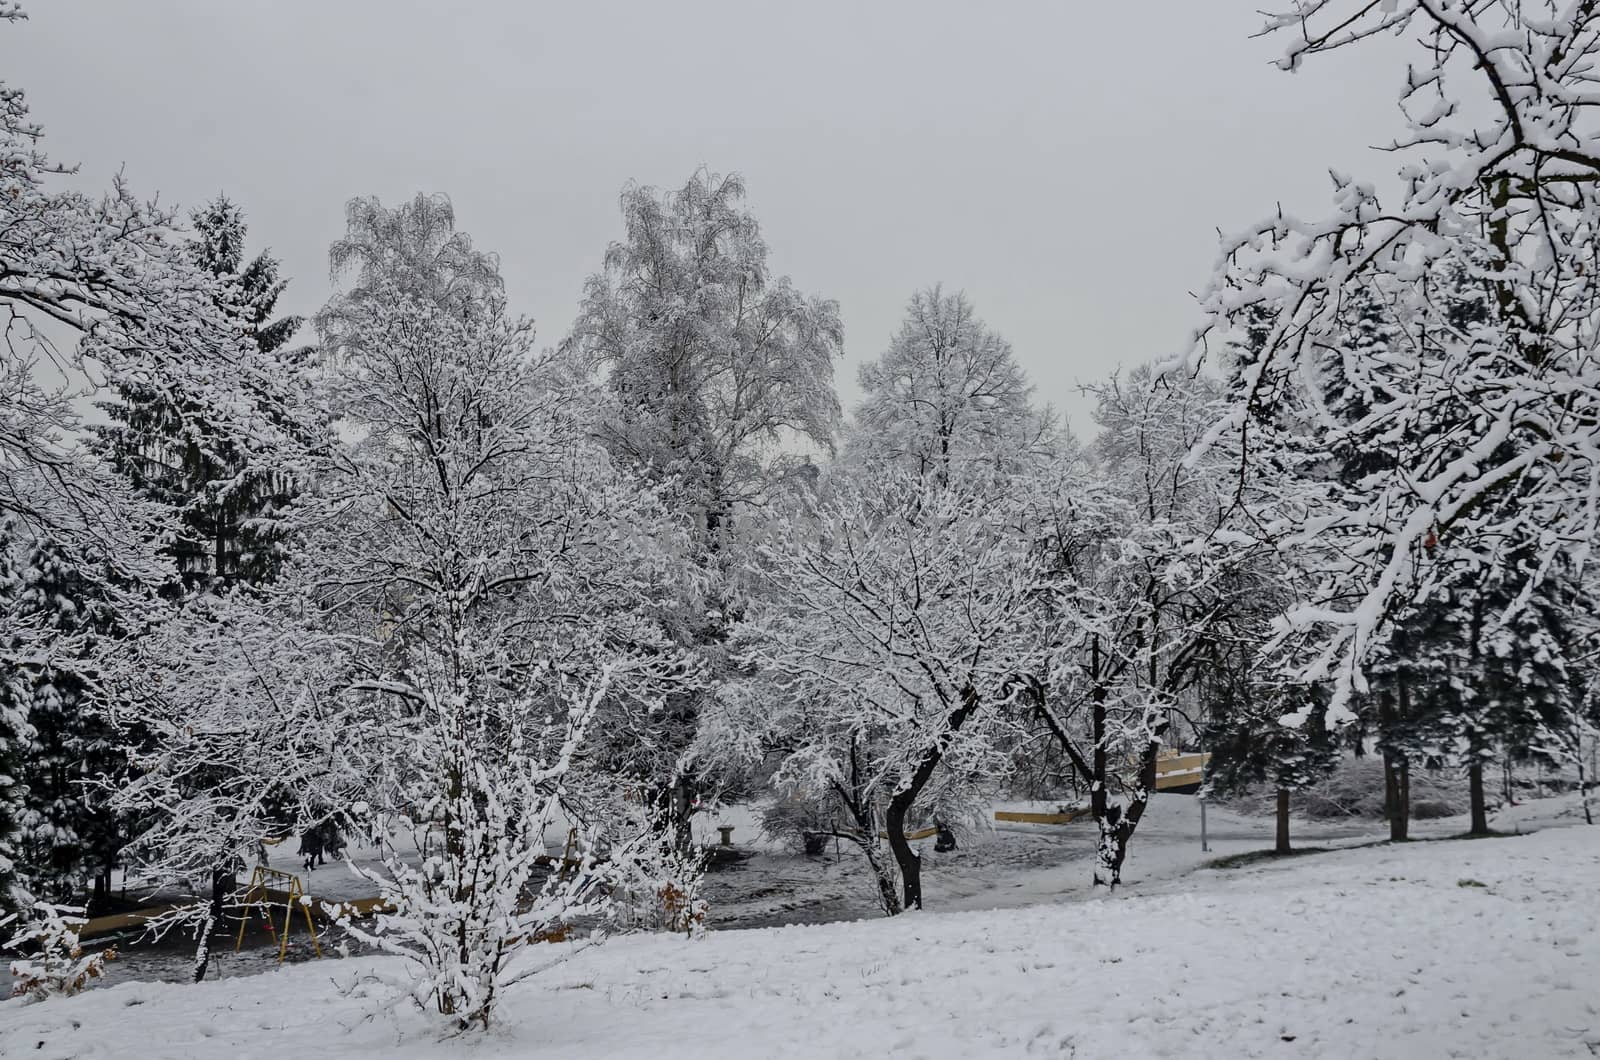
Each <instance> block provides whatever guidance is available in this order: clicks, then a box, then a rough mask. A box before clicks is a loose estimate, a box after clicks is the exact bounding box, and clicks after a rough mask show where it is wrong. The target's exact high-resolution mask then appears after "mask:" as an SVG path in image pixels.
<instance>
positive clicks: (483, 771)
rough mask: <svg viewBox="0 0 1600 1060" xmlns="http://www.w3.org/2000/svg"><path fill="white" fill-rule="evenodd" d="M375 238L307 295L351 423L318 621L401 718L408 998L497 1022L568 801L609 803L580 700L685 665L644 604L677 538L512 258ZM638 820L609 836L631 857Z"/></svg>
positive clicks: (360, 682)
mask: <svg viewBox="0 0 1600 1060" xmlns="http://www.w3.org/2000/svg"><path fill="white" fill-rule="evenodd" d="M353 227H354V226H353ZM399 231H400V232H401V234H402V235H403V234H405V233H407V232H409V231H410V229H409V228H406V227H405V226H401V228H400V229H399ZM452 238H453V237H452ZM464 239H465V237H461V239H460V240H457V241H456V242H457V244H458V245H464ZM336 249H337V245H336ZM370 256H371V258H372V260H374V261H376V262H377V264H375V265H373V266H372V268H371V270H370V271H367V272H363V273H361V274H360V276H359V281H360V282H359V284H358V285H357V287H356V288H355V289H354V290H353V291H351V292H348V293H341V294H340V295H336V296H335V299H334V301H333V302H332V303H330V308H329V309H328V310H325V311H324V312H323V313H322V314H319V317H318V322H319V326H322V325H326V326H327V327H328V328H329V329H330V330H327V331H325V333H324V344H325V347H326V348H327V349H328V350H329V351H330V354H331V360H330V370H329V372H328V373H327V379H326V382H325V397H326V400H327V402H328V403H329V407H330V408H332V409H335V410H337V412H338V415H339V416H340V417H341V430H342V433H343V435H344V436H345V437H347V438H348V439H350V441H349V444H348V445H346V446H344V447H342V448H341V449H340V450H339V451H338V452H336V453H334V454H333V456H332V459H331V461H330V463H329V465H328V467H327V469H326V471H325V473H324V474H323V475H322V476H321V477H320V479H319V483H318V494H317V498H316V503H317V505H318V506H319V507H320V509H321V510H324V511H326V512H327V513H328V515H327V518H326V519H325V520H323V522H322V524H321V526H320V527H319V529H318V531H317V533H316V534H315V535H313V537H312V547H311V548H308V550H307V556H308V560H307V562H308V563H311V564H314V566H315V570H314V571H313V572H312V575H311V577H312V580H313V584H314V585H315V586H316V591H317V594H318V596H317V598H318V606H319V610H320V611H321V612H322V613H324V614H326V616H327V621H328V622H329V623H330V624H331V625H332V626H333V627H335V628H337V629H339V630H341V631H347V632H351V633H354V634H356V635H359V636H360V637H362V638H363V640H364V641H366V645H365V647H363V648H362V649H361V650H360V651H358V652H356V653H354V655H353V657H352V659H351V665H352V666H353V667H354V668H355V673H354V674H353V679H352V680H351V681H350V682H349V683H348V685H347V686H346V689H345V695H346V696H348V697H354V698H355V699H357V700H364V701H367V702H370V703H371V704H372V705H373V709H374V711H375V712H376V713H377V714H378V715H379V716H380V717H383V718H385V719H387V720H386V722H385V723H384V724H383V726H382V727H381V732H382V733H383V735H380V736H378V737H375V742H376V746H377V747H379V748H382V749H383V750H382V751H381V757H380V759H379V760H377V761H376V762H375V763H374V766H373V769H372V773H371V774H370V777H369V779H368V789H369V793H368V796H367V800H366V801H368V802H369V803H370V805H371V809H372V812H373V813H374V814H376V815H377V822H376V824H377V827H378V829H379V831H380V832H383V831H386V830H387V829H388V827H390V826H393V827H397V828H408V829H409V830H411V831H413V832H415V833H417V834H418V835H419V837H420V838H419V843H420V845H421V847H422V849H423V851H424V854H425V855H426V857H425V860H424V862H423V864H422V865H421V866H420V868H419V867H417V866H415V865H413V864H411V863H410V862H409V861H408V860H407V858H406V856H405V854H404V852H403V851H402V850H400V849H397V848H396V846H395V845H394V844H392V843H391V844H387V845H386V848H385V849H386V857H385V867H384V871H383V873H382V876H383V877H384V879H385V880H386V881H387V882H386V883H385V887H386V889H387V890H386V893H389V894H391V895H392V896H393V897H394V899H395V900H396V901H397V903H398V908H397V911H396V914H395V917H394V918H392V919H390V920H387V921H384V922H383V923H382V924H380V929H381V930H382V932H383V934H384V936H385V937H389V935H390V933H391V932H392V933H393V938H394V945H395V946H396V947H398V948H399V949H401V950H403V951H404V952H406V953H407V954H408V955H411V956H413V957H414V958H415V959H416V960H418V961H420V962H421V963H422V966H423V968H422V978H421V980H420V983H421V985H420V986H419V988H418V989H419V993H418V996H419V998H423V999H426V1000H428V1001H429V1003H431V1004H433V1005H435V1006H436V1007H437V1008H438V1009H439V1010H440V1011H441V1012H442V1013H444V1014H447V1015H450V1016H452V1017H453V1018H455V1019H456V1020H457V1021H458V1022H459V1023H461V1024H462V1025H470V1024H475V1023H476V1024H487V1023H488V1022H489V1020H490V1018H491V1015H492V1007H493V1004H494V1000H495V997H496V996H497V995H496V993H495V990H496V984H502V985H503V983H504V982H505V981H506V979H505V978H504V976H505V975H507V974H512V973H508V970H507V969H508V966H509V963H510V957H511V954H512V952H513V951H514V950H516V949H519V948H520V947H522V946H524V945H526V944H527V943H528V942H530V941H532V935H531V934H530V933H529V932H528V930H526V929H527V928H528V927H529V925H530V924H531V923H532V922H533V921H534V920H538V921H539V922H540V923H546V922H549V923H551V924H553V923H554V922H555V921H556V920H559V919H561V918H562V917H564V916H570V915H572V914H574V913H576V912H577V911H578V910H579V906H575V905H573V904H572V903H571V902H569V901H568V899H570V898H572V897H573V896H572V895H571V894H569V893H568V892H566V891H559V890H558V891H543V890H540V891H538V895H533V894H530V893H528V892H529V889H530V888H531V887H532V885H533V884H534V882H535V881H534V880H533V877H532V875H531V873H532V868H533V866H534V865H535V864H536V862H537V859H539V858H542V857H543V856H544V854H545V848H544V826H545V825H546V824H548V823H549V822H550V820H551V815H552V813H553V812H554V810H555V808H556V807H558V806H559V808H560V809H561V810H562V812H563V813H565V814H566V815H568V816H569V817H571V818H573V819H575V820H577V821H579V822H581V823H582V825H583V826H584V827H585V829H586V830H587V831H588V833H589V838H590V840H591V842H594V841H597V839H598V837H597V836H596V835H595V834H594V833H595V832H596V831H597V830H598V828H599V827H600V826H601V825H603V824H607V823H611V824H615V823H617V819H618V816H619V815H617V814H614V813H611V812H610V811H612V810H613V809H614V803H615V797H616V790H617V788H618V787H619V786H620V785H619V784H618V783H617V781H616V779H615V778H613V777H606V776H604V775H601V774H599V773H597V772H596V771H595V770H594V768H593V765H594V763H593V762H592V760H590V759H589V758H588V757H587V755H586V750H587V745H586V744H585V742H584V740H583V737H584V734H585V731H586V729H587V727H588V724H589V718H590V717H591V716H592V714H593V713H594V712H595V711H597V710H600V709H602V707H606V708H608V709H611V710H613V711H614V715H615V716H616V717H619V718H647V717H648V716H649V713H650V711H651V709H652V708H654V707H656V706H658V705H659V703H660V701H661V699H662V697H663V695H664V692H665V691H666V690H669V689H676V688H678V687H680V686H682V685H684V684H685V683H687V682H688V681H689V680H690V679H691V678H692V673H691V672H690V669H689V668H688V667H687V665H686V663H685V660H684V659H683V657H682V656H681V655H680V653H678V652H677V651H675V650H674V648H673V646H672V645H671V644H670V643H668V642H667V641H665V640H664V639H663V637H662V635H661V634H660V631H659V623H658V622H656V621H655V617H656V616H655V613H654V612H655V611H657V610H658V609H659V608H660V607H661V606H662V605H663V602H664V601H665V600H666V599H667V598H668V597H669V596H670V594H671V593H672V592H673V591H675V590H674V586H673V583H672V579H671V575H670V571H669V569H668V566H667V564H668V561H669V560H671V559H674V558H676V556H677V555H678V552H675V551H674V548H675V545H674V543H673V541H672V528H671V524H670V523H669V522H668V521H667V520H665V519H664V518H663V517H662V515H661V513H660V510H659V508H658V506H657V505H656V504H655V502H654V499H653V497H652V496H651V495H650V494H649V493H648V491H644V490H641V489H640V488H639V487H638V486H637V485H635V484H634V483H633V482H631V481H630V480H629V479H628V478H627V477H626V476H623V475H620V474H618V473H617V471H616V470H615V469H614V467H613V466H612V463H611V461H610V458H609V457H608V456H607V454H606V453H605V452H604V450H603V449H601V448H600V447H599V446H598V445H597V444H596V443H595V442H594V441H592V439H591V438H590V437H589V435H588V431H587V426H586V423H585V415H586V413H587V412H588V411H589V410H590V409H591V408H592V402H591V401H590V400H589V398H588V395H587V394H586V393H585V391H584V388H583V386H582V385H581V381H578V382H575V378H576V376H577V373H575V372H573V371H572V370H571V369H570V367H569V366H568V365H567V364H566V363H565V362H564V361H563V359H562V358H561V357H552V356H544V357H538V356H535V355H534V354H533V352H532V339H533V336H532V330H531V327H530V326H529V325H528V324H527V323H526V322H524V321H521V320H519V319H516V318H514V317H512V316H510V315H509V314H508V312H507V311H506V307H505V301H504V297H503V296H502V295H500V294H499V290H498V286H499V285H498V278H497V277H494V280H495V282H487V281H474V283H473V284H472V285H471V286H470V287H469V288H466V289H465V290H466V291H467V293H469V294H470V297H464V298H456V297H454V296H453V295H452V294H451V293H450V292H456V293H460V292H461V291H462V290H463V288H460V287H457V286H452V285H449V284H443V285H441V284H442V281H438V279H437V278H436V277H435V278H430V277H429V276H427V275H426V274H425V272H422V271H418V270H416V269H413V268H412V267H411V262H412V258H411V257H409V256H404V255H401V256H398V257H397V258H396V256H395V255H391V254H390V253H389V252H388V251H387V250H384V249H383V248H381V247H380V248H378V251H376V252H374V253H373V254H372V255H370ZM393 260H398V261H400V262H401V263H402V265H403V267H398V266H394V265H393ZM391 268H392V269H394V275H393V276H392V277H391V276H390V275H389V270H391ZM441 292H443V293H441ZM329 321H331V322H332V323H331V324H327V322H329ZM658 532H659V533H658ZM602 700H603V701H604V702H602ZM574 762H578V763H581V765H582V766H583V768H576V769H575V768H572V766H573V763H574ZM625 838H626V837H625V836H612V837H611V839H612V844H613V845H612V848H611V849H612V855H613V858H614V859H615V860H617V861H619V862H620V861H622V860H625V858H624V852H625V851H626V850H628V849H630V848H628V846H627V844H626V843H625V842H624V840H625ZM589 849H590V852H592V851H593V848H592V847H591V848H589ZM473 881H477V883H478V884H480V885H481V886H475V885H474V882H473ZM534 889H535V890H537V888H534ZM524 900H531V901H533V903H534V905H533V907H532V910H531V911H530V910H528V909H527V908H525V907H521V908H522V911H521V912H519V907H520V903H521V902H523V901H524ZM552 902H553V903H554V904H552Z"/></svg>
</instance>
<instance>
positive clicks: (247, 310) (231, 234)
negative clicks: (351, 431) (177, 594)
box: [95, 197, 308, 588]
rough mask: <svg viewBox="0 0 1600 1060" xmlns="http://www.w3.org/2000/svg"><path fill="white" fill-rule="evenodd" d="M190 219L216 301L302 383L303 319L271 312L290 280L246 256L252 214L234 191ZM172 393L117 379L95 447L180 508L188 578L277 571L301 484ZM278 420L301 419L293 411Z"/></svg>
mask: <svg viewBox="0 0 1600 1060" xmlns="http://www.w3.org/2000/svg"><path fill="white" fill-rule="evenodd" d="M192 221H193V231H194V234H193V236H192V237H191V238H190V239H189V240H188V241H187V243H186V245H185V248H184V249H185V250H186V251H187V253H188V255H189V257H190V258H191V259H192V260H193V262H194V263H195V264H196V265H197V266H199V267H200V268H201V269H203V270H204V271H205V272H206V273H208V274H210V275H211V276H213V277H215V278H216V281H217V283H218V285H219V287H220V289H221V291H223V292H225V293H226V297H225V298H223V299H222V300H221V301H220V302H219V304H218V307H217V308H218V310H219V311H220V312H221V313H222V314H224V315H225V316H227V317H229V318H230V319H231V320H233V321H234V322H235V323H236V324H237V325H238V327H239V328H240V329H241V330H242V331H243V332H244V333H245V334H246V335H248V336H249V337H250V338H251V339H252V340H253V341H254V342H255V344H256V346H257V348H258V349H259V351H260V353H261V355H262V356H263V357H264V358H268V359H275V360H276V361H277V362H278V364H279V367H280V368H281V370H282V376H283V380H284V383H285V386H286V387H287V388H288V389H289V390H290V391H291V392H293V391H294V390H301V389H303V387H304V367H305V365H306V361H307V357H308V354H307V353H306V351H298V352H292V351H289V350H287V349H285V345H286V344H287V343H288V341H289V340H290V339H291V338H293V336H294V333H295V332H296V330H298V329H299V327H300V324H301V320H300V318H299V317H293V316H289V317H283V318H280V319H276V320H275V319H273V311H274V308H275V307H276V305H277V302H278V298H279V297H280V296H281V295H282V293H283V291H284V289H285V288H286V287H287V286H288V281H286V280H283V279H280V278H279V276H278V262H277V261H276V260H275V259H274V258H273V257H272V256H271V255H270V254H267V253H262V254H259V255H257V256H256V257H255V258H253V259H251V260H249V261H248V262H247V261H246V260H245V257H244V242H245V236H246V234H247V232H248V228H247V226H246V225H245V221H244V214H243V212H242V211H241V210H240V209H239V207H237V206H236V205H234V204H233V203H232V202H229V201H228V200H227V199H226V198H223V197H219V198H217V199H216V200H215V201H213V202H211V203H208V204H207V205H206V206H205V207H203V208H202V209H200V210H196V211H195V212H194V214H193V215H192ZM173 397H174V395H172V394H171V393H169V392H167V391H166V389H165V388H162V387H159V386H152V385H150V384H149V383H148V382H146V381H143V380H125V381H123V382H121V383H119V384H118V386H117V393H116V396H115V397H114V399H112V400H109V401H103V402H101V403H100V407H101V409H102V410H103V411H104V412H105V413H106V414H107V416H108V417H109V420H110V422H109V423H106V424H99V425H96V427H95V433H96V435H97V439H98V445H97V447H98V448H99V449H100V450H101V451H102V452H103V454H104V455H105V457H106V459H107V461H108V462H109V463H110V464H111V466H112V467H114V468H115V469H116V470H117V471H119V472H121V473H122V475H123V476H125V477H126V479H127V480H128V482H129V483H130V484H132V486H133V487H134V489H135V490H136V491H138V493H139V494H140V495H141V496H143V497H145V498H148V499H149V500H152V501H155V502H157V503H158V504H161V505H163V506H164V507H165V508H167V509H170V510H171V511H173V512H174V513H176V515H177V517H178V520H179V523H180V526H181V530H180V532H179V533H178V534H177V535H176V537H175V539H174V540H173V541H172V543H171V544H170V545H167V546H166V550H167V551H168V552H170V554H171V555H172V557H173V559H174V561H175V563H176V565H177V567H178V572H179V574H180V576H181V577H182V578H183V581H184V584H185V585H186V586H188V587H191V588H193V587H196V586H202V585H209V584H213V583H215V584H218V585H219V586H226V585H231V584H233V583H235V582H239V581H244V582H252V583H260V582H262V581H265V580H268V579H270V578H271V577H272V576H273V575H274V574H275V573H276V571H277V568H278V567H279V566H280V565H281V564H282V562H283V558H284V549H285V539H286V538H287V536H288V533H289V526H288V523H287V521H286V519H285V513H284V509H285V508H286V506H287V505H288V504H289V503H290V502H291V501H292V499H293V496H294V493H295V492H296V490H297V483H296V482H295V480H294V478H293V477H292V476H290V475H287V474H285V473H284V471H283V469H281V468H278V467H267V468H255V467H252V466H251V462H250V460H249V459H248V458H247V455H246V454H244V453H240V452H238V451H237V447H236V446H235V445H234V443H233V442H232V441H231V440H230V439H229V438H228V437H226V436H225V435H223V436H217V434H216V432H214V431H212V430H211V429H210V428H209V427H208V426H207V423H206V414H205V412H204V410H201V409H183V408H176V407H173V406H172V405H171V404H170V402H171V401H172V400H173ZM297 404H303V401H300V402H297ZM280 426H281V427H283V428H284V429H285V430H287V431H291V432H292V431H293V430H295V428H296V425H295V423H294V422H293V421H292V420H288V419H284V420H283V422H282V423H281V424H280Z"/></svg>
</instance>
